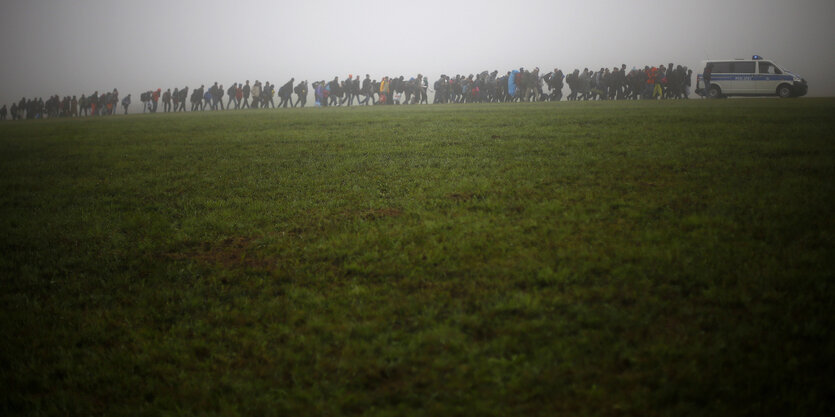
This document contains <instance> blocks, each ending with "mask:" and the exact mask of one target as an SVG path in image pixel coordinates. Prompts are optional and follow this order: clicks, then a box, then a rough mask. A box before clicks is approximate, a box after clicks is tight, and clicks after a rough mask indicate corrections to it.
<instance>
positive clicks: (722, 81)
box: [696, 55, 809, 98]
mask: <svg viewBox="0 0 835 417" xmlns="http://www.w3.org/2000/svg"><path fill="white" fill-rule="evenodd" d="M708 63H712V64H713V71H712V75H711V77H710V89H709V91H708V92H707V96H708V97H709V98H720V97H728V96H779V97H783V98H788V97H800V96H803V95H806V92H807V91H808V90H809V86H808V85H807V84H806V80H804V79H803V78H801V77H800V76H799V75H796V74H792V73H791V72H789V71H786V70H784V69H781V68H780V67H779V66H777V64H775V63H773V62H771V61H769V60H767V59H762V57H760V56H758V55H754V56H753V57H752V58H751V59H725V60H710V61H705V62H704V65H702V68H704V67H705V66H706V65H707V64H708ZM700 82H701V84H700ZM700 85H701V86H702V87H701V88H700V87H699V86H700ZM703 91H704V83H703V82H702V74H698V75H697V76H696V93H697V94H700V95H704V94H703Z"/></svg>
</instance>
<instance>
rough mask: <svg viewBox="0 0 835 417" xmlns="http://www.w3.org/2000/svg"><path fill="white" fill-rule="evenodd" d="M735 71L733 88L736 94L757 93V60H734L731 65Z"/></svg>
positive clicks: (732, 82)
mask: <svg viewBox="0 0 835 417" xmlns="http://www.w3.org/2000/svg"><path fill="white" fill-rule="evenodd" d="M731 70H732V71H733V81H731V84H732V85H733V89H734V91H735V92H736V94H756V93H757V86H756V81H755V80H754V76H755V75H756V62H755V61H734V62H733V65H731Z"/></svg>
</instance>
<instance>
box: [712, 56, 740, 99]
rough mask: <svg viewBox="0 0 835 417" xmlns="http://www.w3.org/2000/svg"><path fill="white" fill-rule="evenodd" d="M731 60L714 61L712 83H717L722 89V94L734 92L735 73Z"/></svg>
mask: <svg viewBox="0 0 835 417" xmlns="http://www.w3.org/2000/svg"><path fill="white" fill-rule="evenodd" d="M731 64H732V63H731V62H729V61H715V62H713V71H712V72H711V75H710V83H711V84H716V86H718V87H719V89H720V90H721V91H722V94H733V93H735V91H734V86H733V74H732V73H731Z"/></svg>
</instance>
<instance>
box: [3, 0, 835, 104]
mask: <svg viewBox="0 0 835 417" xmlns="http://www.w3.org/2000/svg"><path fill="white" fill-rule="evenodd" d="M833 17H835V2H833V1H831V0H797V1H793V2H786V1H780V0H732V1H727V0H725V1H721V0H703V1H686V2H685V1H667V2H658V1H647V0H637V1H630V2H623V1H615V0H600V1H597V2H578V1H554V0H517V1H510V2H509V1H484V0H480V1H473V0H466V1H440V0H426V1H422V2H412V1H400V0H397V1H394V0H370V1H354V2H350V1H332V0H316V1H304V2H303V1H257V0H240V1H236V2H227V1H218V0H202V1H191V0H189V1H177V2H170V1H159V0H148V1H141V2H140V1H133V2H128V1H112V2H101V1H91V0H78V1H72V2H61V1H44V0H27V1H22V0H16V1H11V2H4V4H3V6H2V13H0V36H2V38H1V39H3V42H2V44H0V56H2V57H3V59H2V61H0V80H1V81H0V87H1V88H0V103H5V104H9V103H11V102H12V101H13V100H19V99H20V97H22V96H26V97H48V96H49V95H53V94H58V95H61V96H64V95H79V96H80V95H81V94H82V93H86V94H89V93H91V92H93V91H94V90H98V91H108V90H111V89H112V88H114V87H116V88H118V89H119V91H120V93H121V96H124V95H125V94H127V93H131V94H133V98H134V106H133V109H134V111H135V110H136V108H137V107H138V105H137V102H138V101H139V100H138V98H139V97H138V95H139V93H140V92H141V91H146V90H149V89H154V88H157V87H160V88H162V89H163V90H165V89H166V88H172V89H173V88H174V87H182V86H186V85H187V86H189V87H192V88H194V87H197V86H199V85H200V84H206V85H207V86H208V85H210V84H211V83H212V82H214V81H218V82H219V83H221V84H223V85H224V86H229V85H231V84H232V83H233V82H238V81H240V82H243V81H245V80H247V79H248V80H251V81H254V80H256V79H258V80H261V81H270V82H272V83H274V84H276V85H277V86H280V85H282V84H284V83H285V82H286V81H287V80H289V79H290V77H295V78H296V81H300V80H305V79H306V80H310V81H314V80H317V79H319V80H321V79H326V80H330V79H332V78H333V77H334V76H339V77H340V79H343V78H345V77H347V75H348V74H361V75H364V74H366V73H368V74H371V76H372V78H377V79H380V78H381V77H382V76H384V75H405V76H406V77H407V78H408V77H410V76H414V75H416V74H417V73H423V74H425V75H428V77H429V80H430V84H431V83H432V82H434V81H435V79H437V77H438V75H440V74H441V73H446V74H450V75H455V74H457V73H461V74H465V75H466V74H470V73H476V72H479V71H482V70H490V71H492V70H499V71H500V72H504V71H507V70H509V69H512V68H518V67H520V66H524V67H526V68H533V67H535V66H538V67H540V68H541V69H542V70H543V71H550V70H553V68H554V67H559V68H561V69H562V70H563V71H565V72H568V71H571V70H573V69H574V68H580V69H582V68H584V67H588V68H590V69H593V70H597V69H599V68H601V67H604V66H605V67H612V66H619V65H620V64H622V63H625V64H627V66H628V67H632V66H643V65H646V64H650V65H659V64H666V63H668V62H673V63H675V64H681V65H687V66H688V67H690V68H692V69H694V72H700V71H701V68H700V61H702V60H704V59H706V58H708V57H709V58H746V57H750V56H751V55H752V54H759V55H762V56H764V57H767V58H770V59H773V60H775V61H776V62H777V63H778V64H780V65H782V66H783V67H785V68H787V69H789V70H792V71H794V72H796V73H798V74H800V75H802V76H803V77H805V78H806V79H807V80H808V82H809V86H810V87H809V95H811V96H831V95H835V79H833V76H832V75H831V69H832V68H835V52H833V49H832V47H831V42H832V40H833V39H835V25H832V23H831V20H832V18H833Z"/></svg>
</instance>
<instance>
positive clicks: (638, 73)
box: [0, 63, 693, 120]
mask: <svg viewBox="0 0 835 417" xmlns="http://www.w3.org/2000/svg"><path fill="white" fill-rule="evenodd" d="M692 75H693V71H692V70H689V69H687V67H684V66H681V65H677V66H674V65H673V64H672V63H670V64H668V65H666V66H665V65H660V66H657V67H655V66H645V67H644V68H643V69H637V68H632V69H631V70H628V71H627V68H626V65H625V64H624V65H621V66H620V68H618V67H613V68H611V69H609V68H601V69H600V70H598V71H591V70H589V69H588V68H585V69H583V71H582V72H580V70H578V69H575V70H574V71H573V72H571V73H569V74H568V75H565V74H564V73H563V72H562V70H560V69H559V68H555V69H554V70H553V71H551V72H547V73H541V72H540V70H539V68H534V69H533V70H526V69H525V68H519V69H518V70H512V71H507V73H506V74H504V75H501V76H499V72H498V71H493V72H488V71H482V72H481V73H478V74H470V75H469V76H466V77H465V76H463V75H460V74H459V75H456V76H455V77H450V76H447V75H441V76H440V77H439V78H438V79H437V80H436V81H435V82H434V83H433V85H432V87H433V88H434V89H430V88H429V83H428V80H427V78H426V77H425V76H423V75H422V74H418V75H417V76H415V77H410V78H408V79H407V78H406V77H404V76H398V77H388V76H386V77H383V78H382V79H381V80H380V81H377V80H376V79H371V77H370V75H369V74H366V75H365V78H364V79H363V80H362V81H361V80H360V77H359V76H356V77H355V76H354V75H353V74H349V75H348V77H347V78H346V79H345V80H340V79H339V77H334V79H333V80H330V81H325V80H319V81H315V82H313V83H312V84H311V85H310V88H308V82H307V81H300V82H299V83H295V79H294V78H291V79H290V80H289V81H287V82H286V83H285V84H284V85H282V86H281V87H279V88H278V89H276V86H275V84H271V83H270V82H264V83H263V84H262V83H261V82H260V81H258V80H256V81H255V82H254V83H253V84H251V85H250V82H249V80H247V81H246V82H245V83H238V82H236V83H233V84H232V85H231V86H230V87H228V88H224V87H223V85H222V84H218V83H217V82H215V83H214V84H213V85H212V86H210V87H209V88H205V86H204V85H201V86H200V87H199V88H195V89H193V90H191V94H189V88H188V87H183V88H174V91H171V89H170V88H169V89H167V90H166V91H165V92H163V91H162V89H161V88H157V89H156V90H148V91H146V92H144V93H142V94H141V95H140V100H141V102H142V111H143V113H144V112H151V113H155V112H157V110H158V105H159V101H162V104H163V108H162V111H164V112H178V111H182V112H184V111H186V108H187V106H186V104H187V103H188V104H189V105H190V106H188V108H189V109H190V111H205V110H230V109H233V108H234V109H246V108H253V109H255V108H276V107H284V108H286V107H288V106H289V107H304V106H306V105H307V97H308V95H309V93H310V89H312V91H313V97H314V99H315V106H317V107H327V106H351V105H354V104H356V105H375V104H382V105H388V104H428V103H429V92H433V93H434V97H433V100H432V103H433V104H440V103H482V102H488V103H490V102H523V101H560V100H562V99H563V89H564V87H565V86H566V85H567V86H568V90H569V94H568V96H567V97H566V99H567V100H569V101H573V100H627V99H635V100H637V99H678V98H687V97H688V96H689V95H690V87H691V78H692ZM293 94H295V95H296V99H295V100H294V99H293ZM224 96H225V105H224ZM276 96H278V98H279V103H278V105H277V106H276V104H275V97H276ZM118 104H120V101H119V92H118V90H117V89H113V91H112V92H107V93H103V94H99V93H98V91H96V92H94V93H93V94H91V95H89V96H85V95H82V96H81V98H80V99H76V97H75V96H72V97H69V96H67V97H64V98H59V97H58V96H53V97H50V98H49V99H48V100H46V101H44V100H43V99H26V98H23V99H21V100H20V101H19V102H17V103H13V104H12V106H11V109H10V111H9V113H10V115H11V118H12V119H13V120H18V119H23V118H26V119H37V118H43V117H49V118H53V117H77V116H88V115H92V116H104V115H112V114H115V113H116V108H117V105H118ZM130 104H131V96H130V94H128V95H127V96H125V97H124V98H123V99H122V100H121V105H122V107H123V109H124V114H127V113H128V107H129V106H130ZM6 113H7V110H6V106H5V105H4V106H2V107H0V119H2V120H5V119H6Z"/></svg>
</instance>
